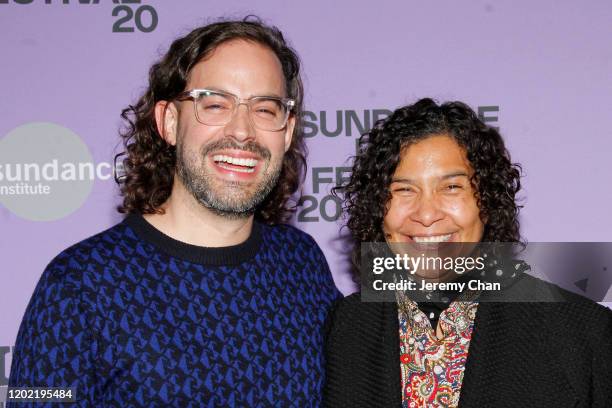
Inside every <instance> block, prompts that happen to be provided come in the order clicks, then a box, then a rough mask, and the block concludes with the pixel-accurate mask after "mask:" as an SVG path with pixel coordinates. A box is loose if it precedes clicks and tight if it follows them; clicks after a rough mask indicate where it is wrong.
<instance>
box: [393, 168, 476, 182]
mask: <svg viewBox="0 0 612 408" xmlns="http://www.w3.org/2000/svg"><path fill="white" fill-rule="evenodd" d="M454 177H467V178H469V177H470V175H469V174H468V173H466V172H465V171H454V172H452V173H448V174H443V175H442V176H440V177H438V178H439V179H440V180H446V179H449V178H454ZM391 182H392V183H406V184H414V183H415V181H414V179H411V178H406V177H395V178H392V179H391Z"/></svg>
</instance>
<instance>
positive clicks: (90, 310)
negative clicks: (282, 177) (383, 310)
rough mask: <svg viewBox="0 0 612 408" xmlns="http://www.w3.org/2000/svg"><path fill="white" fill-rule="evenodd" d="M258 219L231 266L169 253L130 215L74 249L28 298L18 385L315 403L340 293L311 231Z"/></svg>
mask: <svg viewBox="0 0 612 408" xmlns="http://www.w3.org/2000/svg"><path fill="white" fill-rule="evenodd" d="M131 217H132V218H133V217H134V216H133V215H132V216H131ZM138 217H139V216H138ZM141 222H144V220H142V219H141ZM259 230H260V240H261V242H260V243H259V245H258V250H256V251H254V252H253V254H252V256H250V257H247V259H245V260H244V261H242V262H239V263H236V264H232V265H225V266H224V265H210V264H206V262H201V263H196V262H193V261H192V260H186V259H182V258H181V257H178V256H175V255H172V254H169V253H167V252H166V251H164V248H162V247H160V245H157V244H153V243H151V242H150V241H149V240H147V237H146V236H141V235H142V234H138V233H137V232H136V231H135V230H134V229H133V228H132V227H131V226H130V225H129V224H128V223H126V222H125V221H124V222H123V223H121V224H118V225H116V226H114V227H112V228H111V229H109V230H107V231H104V232H102V233H100V234H98V235H95V236H93V237H91V238H89V239H87V240H84V241H82V242H80V243H78V244H76V245H74V246H72V247H71V248H69V249H67V250H65V251H64V252H62V253H61V254H60V255H58V256H57V257H56V258H55V259H54V260H53V261H52V262H51V263H50V265H49V266H48V267H47V269H46V270H45V272H44V273H43V275H42V277H41V279H40V281H39V283H38V285H37V287H36V289H35V292H34V294H33V296H32V299H31V301H30V304H29V305H28V308H27V311H26V313H25V316H24V318H23V322H22V324H21V327H20V330H19V333H18V338H17V342H16V347H15V354H14V358H13V362H12V370H11V376H10V380H9V384H10V386H54V387H69V386H70V387H75V389H76V396H77V400H78V402H77V403H76V404H74V405H71V406H79V407H93V406H95V407H98V406H118V407H145V406H146V407H153V406H159V407H191V406H193V407H317V406H320V402H321V390H322V386H323V382H324V361H323V355H322V353H323V325H324V321H325V319H326V317H327V312H328V309H329V307H330V306H331V304H332V303H333V302H334V301H335V300H336V299H337V298H338V297H339V296H340V294H339V292H338V291H337V289H336V288H335V286H334V283H333V280H332V277H331V274H330V272H329V268H328V266H327V263H326V261H325V258H324V256H323V254H322V252H321V250H320V248H319V247H318V246H317V244H316V243H315V242H314V240H313V239H312V238H311V237H310V236H309V235H307V234H305V233H303V232H301V231H299V230H297V229H296V228H293V227H291V226H286V225H278V226H265V225H259ZM168 239H169V240H170V238H168ZM174 245H176V242H175V243H174ZM202 251H205V249H204V248H202ZM217 251H218V249H217ZM8 406H11V404H8ZM15 406H19V407H23V406H48V407H57V404H51V403H48V404H29V405H28V404H23V403H20V404H15Z"/></svg>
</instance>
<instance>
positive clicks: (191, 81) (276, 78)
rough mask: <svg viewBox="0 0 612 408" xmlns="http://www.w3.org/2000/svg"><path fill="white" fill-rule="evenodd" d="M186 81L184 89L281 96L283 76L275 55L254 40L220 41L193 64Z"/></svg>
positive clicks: (283, 90) (283, 93)
mask: <svg viewBox="0 0 612 408" xmlns="http://www.w3.org/2000/svg"><path fill="white" fill-rule="evenodd" d="M187 82H188V88H206V89H215V90H221V91H226V92H231V93H235V94H239V96H241V97H248V96H255V95H275V96H285V77H284V74H283V69H282V65H281V63H280V61H279V59H278V57H277V56H276V54H275V53H274V51H272V50H271V49H270V48H269V47H267V46H265V45H262V44H260V43H257V42H254V41H246V40H231V41H227V42H224V43H222V44H220V45H219V46H218V47H216V48H215V49H214V50H213V51H212V52H210V53H209V54H208V55H207V56H206V57H205V58H202V59H201V60H200V61H199V62H197V63H196V64H195V65H194V66H193V68H192V69H191V70H190V72H189V75H188V81H187ZM245 92H246V93H248V95H246V94H245Z"/></svg>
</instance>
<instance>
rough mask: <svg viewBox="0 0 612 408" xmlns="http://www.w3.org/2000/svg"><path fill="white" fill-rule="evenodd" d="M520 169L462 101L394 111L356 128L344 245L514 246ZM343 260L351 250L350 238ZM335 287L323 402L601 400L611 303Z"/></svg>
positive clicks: (611, 376) (605, 396)
mask: <svg viewBox="0 0 612 408" xmlns="http://www.w3.org/2000/svg"><path fill="white" fill-rule="evenodd" d="M519 178H520V167H519V166H518V165H515V164H512V162H511V161H510V156H509V153H508V151H507V150H506V148H505V146H504V142H503V140H502V138H501V136H500V135H499V133H498V132H497V131H496V130H495V129H493V128H490V127H487V126H486V125H485V124H484V123H483V122H482V121H481V120H479V119H478V117H477V115H476V114H475V113H474V112H473V111H472V110H471V109H470V108H469V107H467V106H466V105H465V104H463V103H460V102H451V103H445V104H442V105H437V104H436V103H435V102H434V101H432V100H431V99H422V100H420V101H418V102H417V103H415V104H413V105H410V106H406V107H402V108H400V109H397V110H396V111H395V112H393V114H392V115H391V116H390V117H388V118H387V119H385V120H383V121H380V122H378V123H377V124H376V126H375V127H374V128H373V129H372V130H371V131H370V132H369V133H368V134H365V135H364V136H362V138H361V139H360V143H359V150H358V155H357V157H356V158H355V162H354V165H353V173H352V176H351V179H350V181H349V182H348V184H346V185H345V186H343V187H342V188H341V189H340V191H341V192H342V193H343V194H344V199H345V207H346V210H347V216H348V222H347V227H348V229H349V231H350V232H351V235H352V238H353V239H354V240H355V242H356V243H360V242H387V243H396V242H400V243H403V242H405V243H412V244H414V243H421V242H424V241H428V242H432V241H433V242H514V243H520V241H521V237H520V233H519V222H518V210H519V206H517V204H516V200H515V198H516V194H517V192H518V191H519V189H520V182H519ZM354 259H355V260H357V259H360V252H359V245H356V247H355V251H354ZM478 296H479V294H478V293H477V292H476V293H474V292H465V293H463V294H462V295H460V297H458V298H456V299H450V300H449V301H448V302H446V303H423V302H415V301H414V300H412V299H410V295H405V294H400V296H398V301H397V302H394V303H362V302H361V299H360V294H354V295H351V296H348V297H346V298H344V299H343V300H342V301H340V302H339V304H338V305H337V306H336V308H335V310H334V312H333V313H332V314H331V316H330V319H329V325H328V333H327V336H328V337H327V383H326V388H325V404H326V406H329V407H370V408H371V407H456V406H460V407H496V408H497V407H555V408H560V407H591V406H593V407H612V368H611V367H612V342H611V338H612V336H611V334H612V312H611V311H610V310H608V309H606V308H604V307H602V306H599V305H597V304H596V303H594V302H592V301H589V300H587V299H584V298H581V297H579V296H576V295H573V294H569V293H565V292H564V296H565V297H566V298H568V299H569V300H570V301H568V302H563V303H533V302H532V303H528V302H515V303H498V302H488V303H487V302H484V301H481V298H479V297H478Z"/></svg>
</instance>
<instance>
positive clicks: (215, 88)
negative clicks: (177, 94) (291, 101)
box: [196, 86, 284, 99]
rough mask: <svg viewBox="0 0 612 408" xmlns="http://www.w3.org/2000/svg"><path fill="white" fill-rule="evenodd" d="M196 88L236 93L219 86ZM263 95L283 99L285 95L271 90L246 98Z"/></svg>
mask: <svg viewBox="0 0 612 408" xmlns="http://www.w3.org/2000/svg"><path fill="white" fill-rule="evenodd" d="M196 89H206V90H208V91H214V92H221V93H226V94H230V95H234V93H232V92H230V91H228V90H226V89H223V88H219V87H217V86H205V87H202V88H196ZM261 96H263V97H270V98H277V99H283V98H284V97H283V96H280V95H278V94H277V93H276V92H270V93H263V94H257V95H250V96H249V97H247V98H244V99H249V98H255V97H261Z"/></svg>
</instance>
